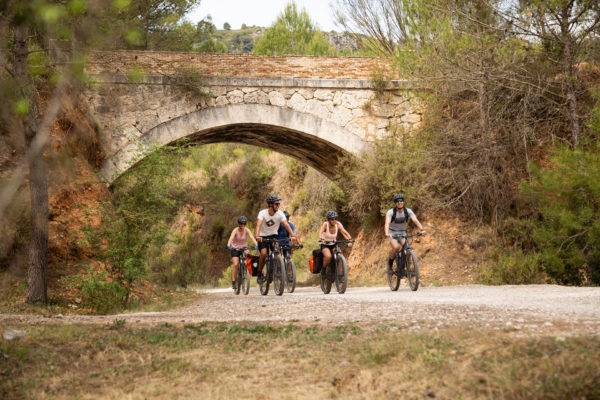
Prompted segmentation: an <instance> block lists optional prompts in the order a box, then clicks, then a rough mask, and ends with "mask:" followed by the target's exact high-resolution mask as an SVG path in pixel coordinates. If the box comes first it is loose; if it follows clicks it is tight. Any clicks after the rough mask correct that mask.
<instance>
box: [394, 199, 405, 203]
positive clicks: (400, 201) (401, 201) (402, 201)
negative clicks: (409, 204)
mask: <svg viewBox="0 0 600 400" xmlns="http://www.w3.org/2000/svg"><path fill="white" fill-rule="evenodd" d="M396 203H404V199H402V200H396Z"/></svg>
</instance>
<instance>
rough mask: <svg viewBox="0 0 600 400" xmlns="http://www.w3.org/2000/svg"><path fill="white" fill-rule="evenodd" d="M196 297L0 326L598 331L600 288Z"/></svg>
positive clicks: (13, 318)
mask: <svg viewBox="0 0 600 400" xmlns="http://www.w3.org/2000/svg"><path fill="white" fill-rule="evenodd" d="M201 293H202V295H201V296H200V297H199V299H198V300H197V301H195V302H194V303H193V304H190V305H188V306H186V307H184V308H180V309H177V310H172V311H167V312H141V313H131V314H120V315H108V316H80V315H69V316H60V315H59V316H41V315H9V314H0V325H4V324H23V323H25V324H37V323H57V322H62V323H90V324H106V323H111V322H112V321H114V320H116V319H125V320H126V321H127V322H128V323H133V324H136V323H137V324H154V323H164V322H169V323H198V322H202V321H257V322H274V323H275V322H295V323H317V324H324V325H336V324H341V323H349V322H355V323H359V324H366V323H369V324H371V323H373V322H387V323H394V324H397V325H399V326H400V327H402V328H405V329H408V330H432V329H433V330H436V329H439V328H442V327H450V326H470V327H481V328H489V329H502V330H507V331H514V332H515V333H517V334H520V333H522V334H526V335H530V334H534V335H536V334H540V335H541V334H550V335H556V336H570V335H580V334H581V335H599V334H600V288H589V287H585V288H581V287H563V286H556V285H525V286H481V285H467V286H445V287H424V288H419V290H418V291H417V292H411V291H410V289H408V288H407V287H405V286H401V287H400V289H399V291H398V292H391V291H390V290H389V288H387V287H368V288H349V289H348V291H347V292H346V293H345V294H343V295H339V294H337V293H335V288H332V293H331V294H329V295H324V294H323V293H322V292H321V290H320V288H317V287H310V288H298V289H296V292H295V293H292V294H290V293H285V294H284V295H283V296H282V297H277V296H275V295H274V294H273V292H272V290H271V292H270V293H269V295H268V296H260V294H259V293H258V288H257V287H256V286H255V284H254V286H253V287H251V289H250V294H249V295H248V296H244V295H239V296H236V295H234V294H233V292H232V290H231V289H214V290H206V291H201Z"/></svg>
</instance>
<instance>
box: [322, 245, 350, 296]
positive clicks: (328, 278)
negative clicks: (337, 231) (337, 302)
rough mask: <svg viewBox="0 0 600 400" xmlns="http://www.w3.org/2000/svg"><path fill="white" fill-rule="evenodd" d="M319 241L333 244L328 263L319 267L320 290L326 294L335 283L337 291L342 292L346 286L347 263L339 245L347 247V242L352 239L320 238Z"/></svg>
mask: <svg viewBox="0 0 600 400" xmlns="http://www.w3.org/2000/svg"><path fill="white" fill-rule="evenodd" d="M319 243H323V244H326V245H331V244H335V248H334V250H333V252H332V254H331V261H330V262H329V265H327V266H323V268H322V269H321V290H322V291H323V293H324V294H328V293H329V292H330V291H331V285H332V284H335V289H336V290H337V292H338V293H339V294H343V293H344V292H345V291H346V287H347V286H348V263H347V262H346V257H344V254H343V253H342V250H341V249H340V247H347V246H348V243H354V239H344V240H335V241H326V240H322V239H321V240H319Z"/></svg>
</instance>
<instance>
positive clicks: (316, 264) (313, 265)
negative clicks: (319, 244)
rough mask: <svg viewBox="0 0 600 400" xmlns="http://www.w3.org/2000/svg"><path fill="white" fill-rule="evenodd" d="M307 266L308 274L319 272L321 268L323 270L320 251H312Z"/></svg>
mask: <svg viewBox="0 0 600 400" xmlns="http://www.w3.org/2000/svg"><path fill="white" fill-rule="evenodd" d="M308 265H309V267H310V272H312V273H313V274H318V273H319V272H321V268H323V253H321V249H317V250H313V252H312V256H310V260H309V261H308Z"/></svg>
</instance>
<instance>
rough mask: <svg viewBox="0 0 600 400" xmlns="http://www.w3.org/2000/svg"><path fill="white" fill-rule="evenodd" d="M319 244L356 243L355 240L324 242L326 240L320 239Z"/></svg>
mask: <svg viewBox="0 0 600 400" xmlns="http://www.w3.org/2000/svg"><path fill="white" fill-rule="evenodd" d="M319 243H323V244H330V245H331V244H348V243H354V239H342V240H324V239H319Z"/></svg>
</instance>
